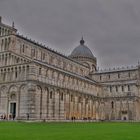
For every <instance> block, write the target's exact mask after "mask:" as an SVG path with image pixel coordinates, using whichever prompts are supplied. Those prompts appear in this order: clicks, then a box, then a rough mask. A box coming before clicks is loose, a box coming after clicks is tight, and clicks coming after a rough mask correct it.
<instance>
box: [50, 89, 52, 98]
mask: <svg viewBox="0 0 140 140" xmlns="http://www.w3.org/2000/svg"><path fill="white" fill-rule="evenodd" d="M50 99H52V91H51V92H50Z"/></svg>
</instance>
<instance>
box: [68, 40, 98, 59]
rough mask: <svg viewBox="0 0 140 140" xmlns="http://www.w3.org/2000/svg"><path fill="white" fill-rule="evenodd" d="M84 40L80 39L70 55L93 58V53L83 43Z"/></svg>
mask: <svg viewBox="0 0 140 140" xmlns="http://www.w3.org/2000/svg"><path fill="white" fill-rule="evenodd" d="M84 43H85V41H84V40H83V38H82V40H81V41H80V45H79V46H78V47H76V48H75V49H74V50H73V51H72V53H71V55H70V57H89V58H95V57H94V55H93V54H92V52H91V50H90V49H89V48H88V47H87V46H86V45H84Z"/></svg>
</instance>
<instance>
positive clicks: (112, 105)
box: [111, 101, 114, 109]
mask: <svg viewBox="0 0 140 140" xmlns="http://www.w3.org/2000/svg"><path fill="white" fill-rule="evenodd" d="M111 108H112V109H114V102H113V101H112V102H111Z"/></svg>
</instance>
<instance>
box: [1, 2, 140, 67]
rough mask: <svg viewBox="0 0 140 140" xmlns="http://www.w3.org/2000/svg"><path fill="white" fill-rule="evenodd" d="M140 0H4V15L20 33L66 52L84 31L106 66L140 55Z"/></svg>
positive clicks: (90, 44)
mask: <svg viewBox="0 0 140 140" xmlns="http://www.w3.org/2000/svg"><path fill="white" fill-rule="evenodd" d="M139 7H140V1H139V0H39V1H38V0H0V15H1V16H3V18H4V21H5V22H6V23H8V24H11V23H12V21H13V20H14V21H15V25H16V27H17V28H18V29H19V32H20V33H23V34H25V35H27V36H29V37H32V38H33V39H37V40H39V41H40V42H44V43H46V44H49V45H50V47H52V48H55V49H57V50H59V51H61V52H63V53H65V54H66V55H68V54H69V53H70V52H71V51H72V49H73V48H74V47H76V46H77V45H78V43H79V40H80V38H81V34H83V35H84V37H85V40H86V43H87V45H88V46H89V48H90V49H91V50H92V51H93V53H94V55H95V56H97V59H98V61H99V62H98V64H99V66H102V67H109V66H110V67H113V66H121V65H131V64H132V65H133V64H136V63H137V61H138V59H140V55H139V52H140V8H139Z"/></svg>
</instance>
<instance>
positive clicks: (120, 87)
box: [0, 17, 140, 121]
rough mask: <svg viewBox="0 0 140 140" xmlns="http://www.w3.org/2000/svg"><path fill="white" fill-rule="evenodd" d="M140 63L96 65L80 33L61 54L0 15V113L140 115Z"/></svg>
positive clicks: (91, 116)
mask: <svg viewBox="0 0 140 140" xmlns="http://www.w3.org/2000/svg"><path fill="white" fill-rule="evenodd" d="M139 92H140V65H139V64H138V65H137V66H134V67H126V68H118V69H108V70H102V71H100V70H99V69H97V58H96V57H95V56H94V55H93V53H92V52H91V50H90V49H89V48H88V47H87V46H86V42H85V41H84V39H83V38H82V39H81V40H80V43H79V45H78V46H77V47H75V49H74V50H73V51H72V53H71V54H70V55H69V56H65V55H63V54H61V53H59V52H57V51H54V50H53V49H50V48H48V47H46V46H44V45H42V44H40V43H38V42H36V41H34V40H31V39H28V38H27V37H24V36H22V35H19V34H18V33H17V29H16V28H15V27H14V24H13V25H12V26H9V25H6V24H4V23H3V21H2V17H0V116H2V115H4V116H6V118H7V119H10V118H11V116H12V117H13V118H14V119H17V120H25V119H27V117H28V119H31V120H95V121H96V120H97V121H100V120H102V121H109V120H134V121H140V93H139Z"/></svg>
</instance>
